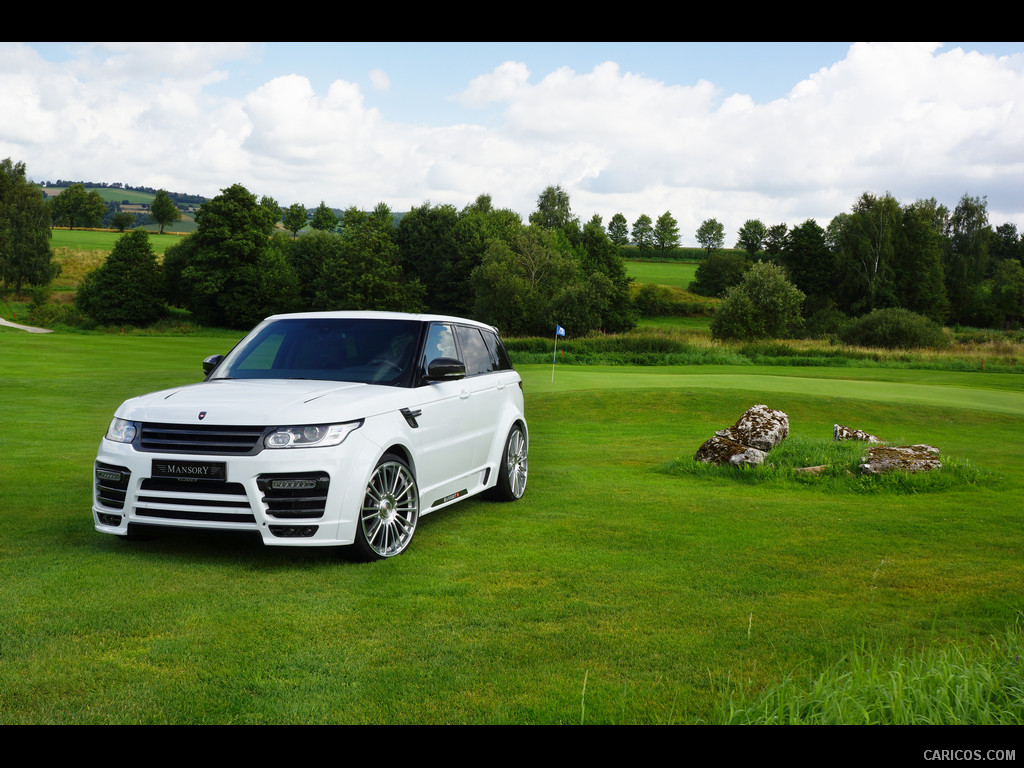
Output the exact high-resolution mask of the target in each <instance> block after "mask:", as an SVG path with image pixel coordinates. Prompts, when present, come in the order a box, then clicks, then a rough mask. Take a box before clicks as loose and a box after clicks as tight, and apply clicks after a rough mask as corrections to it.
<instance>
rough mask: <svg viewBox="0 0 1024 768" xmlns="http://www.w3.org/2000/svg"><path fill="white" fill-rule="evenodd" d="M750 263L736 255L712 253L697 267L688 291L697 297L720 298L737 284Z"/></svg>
mask: <svg viewBox="0 0 1024 768" xmlns="http://www.w3.org/2000/svg"><path fill="white" fill-rule="evenodd" d="M748 269H750V262H748V261H747V259H746V258H745V257H743V256H742V255H740V254H738V253H726V252H718V253H712V254H711V255H710V256H708V257H707V258H706V259H703V260H702V261H701V262H700V264H698V265H697V271H696V272H695V273H694V279H693V281H692V282H691V283H690V286H689V290H690V292H691V293H696V294H698V295H699V296H721V295H722V294H723V293H725V291H727V290H728V289H729V288H732V287H733V286H734V285H737V284H739V282H740V281H741V280H742V279H743V275H744V274H746V272H747V270H748Z"/></svg>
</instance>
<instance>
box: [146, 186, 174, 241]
mask: <svg viewBox="0 0 1024 768" xmlns="http://www.w3.org/2000/svg"><path fill="white" fill-rule="evenodd" d="M149 215H150V216H152V217H153V219H154V220H155V221H156V223H157V224H159V225H160V234H161V235H162V234H163V233H164V227H166V226H168V225H169V224H173V223H174V222H176V221H181V211H179V210H178V206H177V205H175V204H174V201H173V200H172V199H171V196H170V195H169V194H168V193H167V190H165V189H158V190H157V192H156V196H155V197H154V198H153V202H152V203H150V204H149Z"/></svg>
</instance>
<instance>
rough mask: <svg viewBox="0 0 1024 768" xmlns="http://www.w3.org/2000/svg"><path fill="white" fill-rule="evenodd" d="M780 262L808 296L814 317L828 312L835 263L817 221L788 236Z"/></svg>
mask: <svg viewBox="0 0 1024 768" xmlns="http://www.w3.org/2000/svg"><path fill="white" fill-rule="evenodd" d="M779 261H780V262H781V263H782V265H783V266H784V267H785V268H786V274H787V275H792V276H793V279H792V282H793V284H794V285H796V287H797V288H799V289H800V290H801V291H803V292H804V293H805V294H806V295H807V303H806V305H805V309H806V310H807V314H808V315H811V314H813V313H814V312H816V311H818V310H819V309H825V308H826V307H827V306H828V305H829V303H830V301H831V298H832V283H833V264H832V252H831V251H830V250H829V249H828V244H827V242H826V239H825V230H824V229H822V228H821V226H820V225H819V224H818V222H816V221H815V220H814V219H807V220H806V221H805V222H804V223H803V224H801V225H800V226H798V227H793V229H792V231H791V232H790V233H789V235H788V237H786V241H785V246H784V247H783V249H782V255H781V258H780V259H779Z"/></svg>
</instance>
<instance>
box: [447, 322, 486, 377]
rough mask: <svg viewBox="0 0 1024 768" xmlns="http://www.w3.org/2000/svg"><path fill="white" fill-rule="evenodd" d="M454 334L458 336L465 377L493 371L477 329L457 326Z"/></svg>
mask: <svg viewBox="0 0 1024 768" xmlns="http://www.w3.org/2000/svg"><path fill="white" fill-rule="evenodd" d="M455 332H456V333H457V334H458V335H459V346H460V347H461V348H462V362H464V363H465V364H466V375H467V376H475V375H476V374H478V373H490V372H491V371H492V370H493V367H492V365H491V354H490V352H488V351H487V345H486V344H484V340H483V337H482V336H481V335H480V331H479V329H477V328H468V327H466V326H464V325H458V326H456V327H455Z"/></svg>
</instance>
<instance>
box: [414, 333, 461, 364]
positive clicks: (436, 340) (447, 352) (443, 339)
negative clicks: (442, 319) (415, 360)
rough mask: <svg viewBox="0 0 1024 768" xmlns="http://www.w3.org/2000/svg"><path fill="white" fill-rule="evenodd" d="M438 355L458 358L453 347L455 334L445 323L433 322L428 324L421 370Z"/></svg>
mask: <svg viewBox="0 0 1024 768" xmlns="http://www.w3.org/2000/svg"><path fill="white" fill-rule="evenodd" d="M439 357H447V358H451V359H453V360H458V359H459V353H458V351H457V350H456V349H455V334H454V333H453V332H452V327H451V326H450V325H448V324H447V323H434V324H433V325H431V326H430V331H429V332H428V333H427V343H426V345H425V347H424V348H423V370H426V369H427V366H429V365H430V363H431V362H433V361H434V360H437V358H439Z"/></svg>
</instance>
